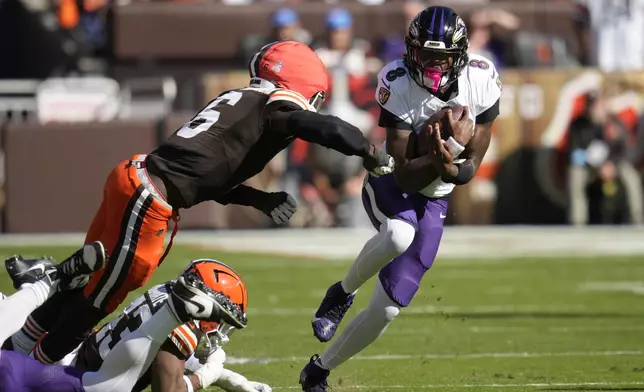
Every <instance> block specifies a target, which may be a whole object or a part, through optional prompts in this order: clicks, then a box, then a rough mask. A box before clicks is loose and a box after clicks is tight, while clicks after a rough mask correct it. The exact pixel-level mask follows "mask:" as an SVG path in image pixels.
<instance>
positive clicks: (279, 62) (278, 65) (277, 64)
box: [273, 60, 284, 72]
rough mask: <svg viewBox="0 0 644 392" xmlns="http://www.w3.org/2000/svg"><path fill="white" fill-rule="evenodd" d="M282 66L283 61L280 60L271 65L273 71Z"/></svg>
mask: <svg viewBox="0 0 644 392" xmlns="http://www.w3.org/2000/svg"><path fill="white" fill-rule="evenodd" d="M283 66H284V63H283V62H282V60H279V61H278V62H277V63H275V65H273V71H275V72H279V71H281V70H282V67H283Z"/></svg>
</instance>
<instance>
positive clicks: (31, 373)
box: [0, 350, 85, 392]
mask: <svg viewBox="0 0 644 392" xmlns="http://www.w3.org/2000/svg"><path fill="white" fill-rule="evenodd" d="M83 373H85V372H84V371H82V370H79V369H75V368H72V367H69V366H58V365H43V364H42V363H40V362H38V361H36V360H35V359H32V358H29V357H27V356H26V355H24V354H20V353H16V352H13V351H5V350H2V351H0V392H85V389H84V388H83V381H82V378H83Z"/></svg>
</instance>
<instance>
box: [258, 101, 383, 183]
mask: <svg viewBox="0 0 644 392" xmlns="http://www.w3.org/2000/svg"><path fill="white" fill-rule="evenodd" d="M268 126H269V128H271V129H273V130H275V131H277V132H282V133H286V134H288V135H293V136H295V137H297V138H300V139H302V140H305V141H307V142H310V143H315V144H319V145H321V146H324V147H327V148H331V149H333V150H336V151H338V152H341V153H342V154H344V155H349V156H359V157H361V158H362V159H363V160H364V166H365V168H366V169H367V170H368V171H370V172H372V173H373V174H375V175H382V174H388V173H391V171H392V170H393V165H394V162H393V159H392V158H391V157H390V156H389V155H388V154H386V153H385V152H384V151H380V150H378V149H377V148H375V147H374V146H373V145H371V143H370V142H369V140H368V139H367V138H365V137H364V135H363V134H362V132H361V131H360V130H359V129H358V128H356V127H355V126H353V125H351V124H349V123H348V122H346V121H344V120H342V119H340V118H338V117H335V116H330V115H324V114H319V113H315V112H310V111H303V110H297V111H281V110H276V111H273V112H272V113H271V114H270V117H269V118H268Z"/></svg>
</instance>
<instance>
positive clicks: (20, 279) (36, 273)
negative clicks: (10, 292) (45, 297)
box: [4, 255, 56, 290]
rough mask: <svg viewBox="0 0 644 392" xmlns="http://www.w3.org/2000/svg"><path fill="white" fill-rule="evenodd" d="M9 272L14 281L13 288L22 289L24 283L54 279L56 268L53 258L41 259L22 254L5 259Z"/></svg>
mask: <svg viewBox="0 0 644 392" xmlns="http://www.w3.org/2000/svg"><path fill="white" fill-rule="evenodd" d="M4 265H5V268H6V269H7V273H8V274H9V277H10V278H11V280H12V282H13V288H15V289H16V290H18V289H20V287H21V286H22V285H23V284H33V283H36V282H37V281H39V280H41V279H45V278H47V279H49V280H50V281H52V282H53V281H54V280H55V279H56V278H55V276H52V275H55V273H56V268H55V267H54V266H53V259H52V258H50V257H43V258H39V259H25V258H23V257H22V256H20V255H16V256H11V257H9V258H8V259H6V260H5V261H4Z"/></svg>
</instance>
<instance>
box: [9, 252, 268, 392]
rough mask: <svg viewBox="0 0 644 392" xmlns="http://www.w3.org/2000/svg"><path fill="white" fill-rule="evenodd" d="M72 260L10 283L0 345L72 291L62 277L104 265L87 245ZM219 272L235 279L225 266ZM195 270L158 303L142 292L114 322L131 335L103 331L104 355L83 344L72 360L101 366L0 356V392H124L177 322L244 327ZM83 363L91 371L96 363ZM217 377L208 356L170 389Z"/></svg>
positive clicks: (216, 364)
mask: <svg viewBox="0 0 644 392" xmlns="http://www.w3.org/2000/svg"><path fill="white" fill-rule="evenodd" d="M101 249H102V247H101ZM101 255H102V256H101ZM76 259H77V260H79V261H77V262H75V263H76V264H74V265H75V266H76V267H75V271H76V272H75V273H71V271H72V268H70V267H71V266H72V264H71V263H70V262H69V261H68V260H66V261H65V262H63V263H61V264H60V265H59V266H58V267H53V266H51V262H50V261H48V260H41V262H38V263H34V264H33V265H38V266H45V270H44V271H43V270H42V269H39V268H34V269H32V270H31V271H29V272H27V273H25V274H23V276H21V278H20V279H18V280H16V282H17V283H18V286H19V287H21V290H20V291H19V292H17V293H16V294H14V295H12V296H10V297H8V298H5V299H3V300H2V301H0V316H1V317H2V318H3V319H8V318H10V319H13V320H12V322H11V323H3V324H2V326H1V328H0V339H6V338H8V337H9V336H10V334H11V333H13V332H15V331H16V330H17V329H18V328H19V326H17V325H19V324H21V323H24V321H25V319H26V317H27V315H28V312H29V311H31V310H34V309H35V308H36V307H37V306H38V305H40V304H42V303H43V302H44V300H45V299H46V298H47V297H48V296H49V295H50V294H51V292H53V291H55V290H56V289H57V288H58V289H71V288H73V287H75V286H72V285H69V282H70V280H69V279H67V277H68V276H71V275H74V276H79V275H85V274H86V273H87V271H88V270H90V269H94V268H95V266H100V264H101V262H102V261H103V260H104V253H99V252H96V251H95V250H92V249H88V246H86V247H85V248H84V250H83V253H82V254H81V255H79V256H77V257H76ZM32 261H33V260H32ZM217 265H218V266H220V265H219V264H217ZM217 268H218V267H217ZM221 270H222V272H225V273H234V272H232V270H230V269H229V268H228V269H224V268H221ZM62 271H67V272H62ZM200 272H202V271H199V268H198V267H197V268H188V269H187V270H186V271H184V273H183V274H181V276H180V277H179V278H178V279H177V280H176V281H175V282H172V283H171V284H169V285H168V286H167V287H165V290H164V291H163V296H164V297H165V299H164V300H162V301H160V302H159V301H158V298H151V297H150V296H149V293H148V294H147V295H145V296H144V298H143V301H144V303H142V304H141V306H139V307H138V308H134V309H130V310H131V311H132V313H129V314H127V313H126V315H124V316H123V317H122V318H121V319H120V320H123V319H125V320H126V321H125V322H123V323H120V324H119V323H117V324H116V326H117V327H118V328H121V327H122V328H123V329H125V328H127V329H128V330H130V332H128V333H122V332H123V331H117V330H112V329H110V328H109V326H108V329H107V330H104V335H102V339H104V340H108V341H106V342H105V343H106V344H107V348H109V350H108V352H107V353H103V352H92V351H91V348H96V347H95V346H92V345H89V346H87V350H89V351H86V352H85V351H84V352H83V354H88V356H80V355H79V358H78V360H77V362H78V361H79V360H81V359H83V360H87V359H89V360H94V359H96V358H95V357H92V355H98V356H101V355H103V354H105V355H104V357H100V362H101V364H100V365H98V369H96V370H95V371H88V370H86V369H82V368H77V367H71V366H62V365H45V364H42V363H40V362H38V361H36V360H34V359H33V358H29V357H28V356H26V355H24V354H20V353H16V352H13V351H6V350H2V351H0V392H113V391H131V390H132V389H133V388H134V387H135V385H136V384H137V381H139V380H140V379H141V376H142V375H144V374H146V372H147V370H148V368H149V367H150V366H151V365H152V363H153V361H156V362H159V355H157V353H159V350H160V349H161V348H162V347H163V345H164V344H165V343H164V342H166V341H167V340H168V336H169V335H170V334H171V333H173V330H176V329H177V328H181V327H180V326H181V325H182V324H184V323H187V322H194V321H195V320H201V321H203V322H205V323H216V324H218V325H229V326H232V327H234V328H244V327H245V326H246V315H245V313H244V311H243V310H242V309H241V307H240V306H239V304H237V303H234V302H233V301H232V300H231V299H230V298H229V297H228V296H227V294H229V293H225V292H222V291H218V290H220V289H224V287H222V286H217V285H215V286H216V287H211V286H212V282H207V281H204V280H203V279H202V277H201V273H200ZM209 272H212V271H209ZM231 281H233V283H235V284H237V286H239V287H241V288H243V287H244V286H243V283H242V281H241V280H240V279H239V277H238V276H237V275H236V274H235V276H234V277H231ZM23 283H30V284H29V285H25V284H23ZM244 295H245V293H244ZM110 325H111V324H110ZM170 336H173V335H170ZM186 336H187V335H186ZM112 343H113V344H112ZM97 348H98V349H99V350H102V349H103V348H104V347H102V346H100V345H99V346H98V347H97ZM85 364H86V365H87V364H92V365H94V364H96V362H87V363H85ZM182 370H183V369H182ZM223 371H224V369H223V367H222V365H221V363H220V361H219V358H211V357H208V360H207V361H206V363H205V364H203V365H201V366H200V367H199V368H198V369H196V371H195V374H194V376H190V377H186V378H185V382H184V378H183V371H182V373H181V377H180V378H179V380H180V381H181V383H180V384H174V387H175V388H176V389H172V390H173V391H174V390H176V391H192V390H194V387H195V385H196V386H197V388H198V389H200V388H201V387H202V386H205V387H207V386H209V385H210V384H211V383H213V382H214V381H215V380H217V379H218V378H221V377H222V373H223ZM153 377H154V376H153ZM163 377H164V376H160V378H163ZM153 382H154V381H153ZM158 382H160V383H162V381H158ZM164 390H170V389H164ZM261 390H262V389H238V391H261ZM268 390H269V391H270V389H268Z"/></svg>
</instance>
